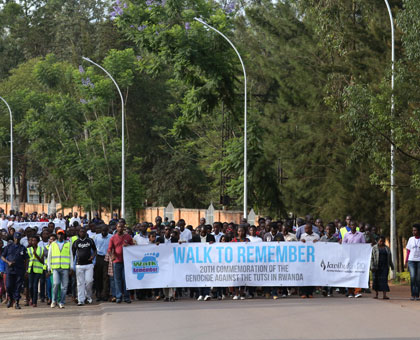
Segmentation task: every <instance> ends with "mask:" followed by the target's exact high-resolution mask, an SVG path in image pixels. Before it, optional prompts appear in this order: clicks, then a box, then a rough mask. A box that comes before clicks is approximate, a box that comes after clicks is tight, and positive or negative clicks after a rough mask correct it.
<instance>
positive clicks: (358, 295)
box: [354, 293, 362, 299]
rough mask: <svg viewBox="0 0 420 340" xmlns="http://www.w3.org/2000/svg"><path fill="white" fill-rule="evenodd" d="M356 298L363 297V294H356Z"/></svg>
mask: <svg viewBox="0 0 420 340" xmlns="http://www.w3.org/2000/svg"><path fill="white" fill-rule="evenodd" d="M354 297H355V298H356V299H358V298H361V297H362V294H360V293H359V294H356V295H355V296H354Z"/></svg>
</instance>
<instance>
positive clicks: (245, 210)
mask: <svg viewBox="0 0 420 340" xmlns="http://www.w3.org/2000/svg"><path fill="white" fill-rule="evenodd" d="M194 20H196V21H198V22H199V23H201V24H203V25H204V26H206V27H208V28H210V29H212V30H213V31H215V32H216V33H218V34H220V35H221V36H222V37H223V38H224V39H225V40H226V41H227V42H228V43H229V44H230V46H232V48H233V49H234V50H235V52H236V54H237V55H238V58H239V60H240V62H241V65H242V70H243V72H244V89H245V91H244V218H247V215H248V211H247V210H248V207H247V204H248V183H247V176H248V167H247V92H246V70H245V65H244V62H243V61H242V58H241V55H240V54H239V52H238V50H237V49H236V47H235V45H233V43H232V42H231V41H230V40H229V39H228V38H227V37H226V36H225V35H224V34H223V33H222V32H220V31H219V30H217V29H215V28H214V27H212V26H210V25H209V24H208V23H206V22H205V21H204V20H202V19H200V18H197V17H196V18H194Z"/></svg>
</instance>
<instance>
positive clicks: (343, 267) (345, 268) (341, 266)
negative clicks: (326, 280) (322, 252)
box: [320, 260, 366, 273]
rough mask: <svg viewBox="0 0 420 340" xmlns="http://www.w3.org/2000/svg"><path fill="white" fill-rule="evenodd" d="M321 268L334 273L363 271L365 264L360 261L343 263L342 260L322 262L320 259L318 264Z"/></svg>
mask: <svg viewBox="0 0 420 340" xmlns="http://www.w3.org/2000/svg"><path fill="white" fill-rule="evenodd" d="M320 266H321V268H322V270H324V271H325V270H326V271H327V272H335V273H353V272H355V273H364V272H365V271H366V270H365V269H366V265H365V264H364V263H362V262H356V263H350V262H348V263H343V262H329V261H327V263H325V262H324V260H322V261H321V264H320Z"/></svg>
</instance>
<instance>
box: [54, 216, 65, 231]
mask: <svg viewBox="0 0 420 340" xmlns="http://www.w3.org/2000/svg"><path fill="white" fill-rule="evenodd" d="M53 222H54V226H55V227H60V228H61V229H63V230H66V220H65V219H64V218H63V219H61V220H60V219H59V218H56V219H55V220H54V221H53Z"/></svg>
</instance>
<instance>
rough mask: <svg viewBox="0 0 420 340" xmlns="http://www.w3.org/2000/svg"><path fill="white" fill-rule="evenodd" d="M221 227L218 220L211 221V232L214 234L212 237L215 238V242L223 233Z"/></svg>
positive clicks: (218, 240)
mask: <svg viewBox="0 0 420 340" xmlns="http://www.w3.org/2000/svg"><path fill="white" fill-rule="evenodd" d="M221 229H222V223H220V222H214V223H213V232H212V233H211V234H212V235H213V236H214V239H215V240H216V242H220V239H221V238H222V236H223V235H224V234H223V233H222V232H221Z"/></svg>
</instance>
